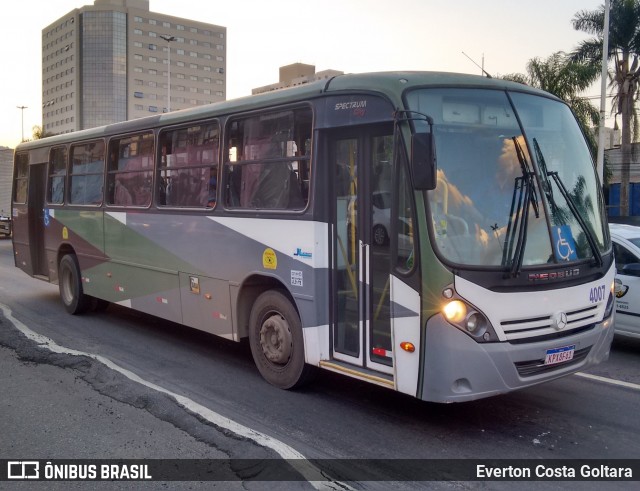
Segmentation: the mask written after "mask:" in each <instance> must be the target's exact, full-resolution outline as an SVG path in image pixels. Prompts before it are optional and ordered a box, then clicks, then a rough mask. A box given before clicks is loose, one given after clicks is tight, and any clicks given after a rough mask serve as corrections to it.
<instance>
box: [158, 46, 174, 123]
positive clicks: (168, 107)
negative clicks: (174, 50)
mask: <svg viewBox="0 0 640 491" xmlns="http://www.w3.org/2000/svg"><path fill="white" fill-rule="evenodd" d="M160 38H161V39H164V40H165V41H166V42H167V112H168V113H170V112H171V41H175V40H176V37H175V36H169V35H168V34H162V35H161V36H160Z"/></svg>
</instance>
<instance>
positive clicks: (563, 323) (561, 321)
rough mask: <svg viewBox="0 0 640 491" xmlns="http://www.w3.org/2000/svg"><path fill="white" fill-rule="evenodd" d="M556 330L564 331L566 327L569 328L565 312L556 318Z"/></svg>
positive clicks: (558, 314)
mask: <svg viewBox="0 0 640 491" xmlns="http://www.w3.org/2000/svg"><path fill="white" fill-rule="evenodd" d="M554 320H555V326H554V327H555V328H556V330H558V331H562V330H563V329H564V328H565V327H567V314H565V313H564V312H558V313H557V314H556V317H555V319H554Z"/></svg>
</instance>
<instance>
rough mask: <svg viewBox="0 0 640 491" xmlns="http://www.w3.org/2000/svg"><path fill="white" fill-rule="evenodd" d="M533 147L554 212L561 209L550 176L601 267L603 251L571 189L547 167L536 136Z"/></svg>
mask: <svg viewBox="0 0 640 491" xmlns="http://www.w3.org/2000/svg"><path fill="white" fill-rule="evenodd" d="M533 148H534V150H535V152H536V158H537V159H538V164H539V166H540V169H541V170H542V172H543V174H544V177H545V184H543V186H544V191H545V194H546V196H547V198H548V199H549V203H550V204H551V206H552V207H553V209H552V212H554V211H556V210H559V207H558V205H557V204H556V202H555V199H554V198H553V190H552V189H551V182H550V181H549V176H550V177H552V178H553V180H554V182H555V183H556V186H558V189H559V190H560V193H561V194H562V196H563V197H564V199H565V201H566V202H567V205H569V210H571V213H572V214H573V216H574V217H575V219H576V221H577V222H578V224H579V225H580V228H582V231H583V232H584V235H585V237H586V238H587V242H588V243H589V247H590V248H591V252H593V257H594V258H595V260H596V263H597V265H598V267H601V266H602V265H603V260H602V253H601V252H600V248H599V247H598V244H597V243H596V239H595V237H594V236H593V232H592V231H591V229H590V228H589V227H588V225H587V223H586V222H585V221H584V218H582V215H581V214H580V212H579V211H578V207H577V206H576V204H575V201H574V200H573V198H572V197H571V195H570V194H569V191H567V188H566V187H565V185H564V183H563V182H562V179H560V176H559V175H558V172H557V171H549V170H548V169H547V162H546V161H545V159H544V155H543V154H542V150H541V149H540V145H539V144H538V140H536V139H535V138H534V139H533Z"/></svg>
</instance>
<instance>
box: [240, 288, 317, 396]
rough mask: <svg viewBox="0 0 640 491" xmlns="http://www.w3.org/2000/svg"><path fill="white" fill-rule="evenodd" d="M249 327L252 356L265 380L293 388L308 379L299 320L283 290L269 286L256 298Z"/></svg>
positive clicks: (307, 366)
mask: <svg viewBox="0 0 640 491" xmlns="http://www.w3.org/2000/svg"><path fill="white" fill-rule="evenodd" d="M249 330H250V332H249V345H250V346H251V354H252V355H253V360H254V361H255V363H256V366H257V367H258V370H259V371H260V374H261V375H262V376H263V377H264V378H265V380H267V382H269V383H270V384H272V385H275V386H276V387H279V388H281V389H293V388H296V387H299V386H301V385H303V384H304V383H305V382H307V381H308V379H309V378H310V375H311V374H312V372H313V367H311V366H310V365H307V364H305V361H304V360H305V357H304V338H303V335H302V323H301V322H300V316H299V315H298V312H297V311H296V309H295V307H294V306H293V305H292V304H291V302H290V301H289V299H288V298H287V297H286V296H285V295H284V294H283V293H281V292H279V291H277V290H269V291H266V292H264V293H262V294H261V295H260V296H259V297H258V298H257V299H256V301H255V303H254V304H253V308H252V309H251V316H250V318H249Z"/></svg>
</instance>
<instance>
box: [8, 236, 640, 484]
mask: <svg viewBox="0 0 640 491" xmlns="http://www.w3.org/2000/svg"><path fill="white" fill-rule="evenodd" d="M0 278H2V279H1V280H0V304H2V305H4V306H6V307H8V308H9V309H10V310H11V312H12V313H11V315H12V316H13V317H14V318H15V319H16V320H17V321H18V322H20V323H22V324H23V325H24V326H26V327H27V328H28V329H30V330H32V331H35V332H37V333H38V334H41V335H43V336H46V337H47V338H50V339H51V340H53V341H54V342H55V343H56V344H57V345H58V346H61V347H65V348H66V349H71V350H77V351H79V352H82V353H89V354H93V355H99V356H101V357H104V359H107V360H109V361H110V362H111V363H113V364H115V365H117V366H118V367H120V368H121V369H122V370H123V371H125V372H127V373H132V374H134V375H135V376H137V377H139V378H140V379H141V380H143V381H144V383H145V384H146V385H144V384H140V383H138V382H135V381H132V380H131V379H130V378H127V377H126V376H123V375H122V372H119V371H114V370H112V369H111V368H109V367H106V366H104V364H103V363H102V362H101V361H97V360H94V359H92V358H88V359H87V358H86V357H82V356H80V357H79V356H75V355H70V354H57V355H56V354H52V353H50V352H47V350H46V349H44V348H43V347H42V345H40V346H38V345H37V343H33V342H28V341H26V340H25V338H24V336H23V335H22V333H20V331H18V330H17V328H16V327H15V326H14V324H13V323H11V322H9V320H7V319H5V318H0V321H1V324H0V346H4V348H0V390H1V391H2V393H3V397H2V403H0V412H1V413H2V415H3V416H2V417H1V418H0V435H2V436H1V437H0V441H2V442H3V443H2V444H1V445H0V451H1V455H0V458H10V459H13V458H16V457H17V456H18V457H19V458H51V459H59V458H87V457H86V456H90V457H92V458H219V457H216V456H219V455H224V458H229V457H230V458H257V459H271V458H279V457H282V456H283V455H285V456H286V455H288V454H287V452H288V451H295V452H298V453H299V454H300V455H302V456H304V457H306V458H308V459H347V458H348V459H527V460H534V459H596V458H597V459H639V458H640V440H639V439H638V437H637V435H639V434H640V419H639V418H638V414H637V407H638V400H639V398H638V396H639V395H640V390H639V389H640V371H639V370H638V362H639V358H640V341H636V340H618V339H616V341H615V342H614V347H613V350H612V354H611V358H610V360H609V361H608V362H607V363H605V364H603V365H600V366H598V367H596V368H595V369H593V370H591V372H590V374H593V375H596V376H598V377H602V379H599V380H594V379H592V378H586V377H585V376H578V375H573V376H570V377H566V378H563V379H561V380H557V381H554V382H551V383H547V384H544V385H541V386H537V387H534V388H531V389H527V390H523V391H520V392H516V393H512V394H509V395H505V396H499V397H493V398H489V399H484V400H480V401H475V402H470V403H464V404H456V405H438V404H430V403H424V402H421V401H418V400H416V399H413V398H410V397H407V396H404V395H402V394H397V393H394V392H391V391H389V390H386V389H384V388H380V387H376V386H373V385H370V384H366V383H363V382H359V381H355V380H350V379H348V378H344V377H341V376H339V375H335V374H332V373H328V372H327V373H321V374H320V375H319V377H318V379H317V380H316V381H315V382H314V383H313V384H311V385H310V386H308V387H306V388H304V389H302V390H298V391H281V390H279V389H276V388H274V387H272V386H270V385H268V384H267V383H265V382H264V381H263V380H262V378H261V377H260V375H259V373H258V371H257V369H256V368H255V366H254V365H253V362H252V359H251V354H250V350H249V347H248V346H247V345H246V344H244V343H240V344H237V343H233V342H230V341H226V340H222V339H218V338H215V337H212V336H210V335H208V334H205V333H201V332H199V331H195V330H191V329H188V328H185V327H182V326H179V325H176V324H173V323H169V322H165V321H162V320H159V319H156V318H153V317H150V316H146V315H143V314H139V313H136V312H133V311H131V310H128V309H125V308H120V307H117V306H111V307H110V308H109V309H108V310H107V311H105V312H102V313H91V314H87V315H83V316H70V315H68V314H66V312H65V311H64V308H63V307H62V305H61V303H60V302H59V299H58V291H57V287H56V286H54V285H49V284H47V283H44V282H41V281H38V280H35V279H31V278H29V277H27V276H26V275H25V274H24V273H22V272H21V271H19V270H17V269H16V268H14V267H13V260H12V253H11V244H10V242H9V241H6V240H5V241H0ZM612 380H613V382H612ZM25 381H28V383H26V382H25ZM615 381H620V382H627V383H628V384H627V385H626V386H624V385H619V384H616V383H615ZM159 389H161V390H159ZM167 392H168V393H169V394H167ZM4 394H7V396H6V397H5V396H4ZM176 396H177V397H183V398H185V400H187V401H189V403H188V404H187V407H186V408H185V404H183V403H182V404H179V403H177V402H176ZM194 408H195V409H194ZM198 411H200V413H198ZM207 411H210V412H211V413H212V414H214V415H217V416H219V417H221V418H223V420H224V418H228V420H230V421H231V422H232V424H234V425H237V426H234V427H233V428H236V429H237V428H241V430H238V431H240V432H242V431H244V430H246V429H249V430H250V431H254V432H257V433H256V434H257V435H264V436H265V439H262V440H261V439H260V438H257V439H253V438H252V437H250V436H246V435H245V436H242V437H239V436H238V434H237V433H234V431H233V430H229V429H228V428H227V429H225V428H223V427H221V426H220V425H221V424H222V423H220V425H218V424H214V423H212V422H211V419H207V418H208V416H207V414H208V413H207ZM202 414H205V416H202ZM52 415H55V417H52ZM6 416H8V417H6ZM217 416H216V417H217ZM214 419H215V418H214ZM42 428H47V431H46V432H45V431H44V430H42ZM70 428H78V430H77V431H74V432H71V433H72V435H69V433H70ZM25 435H28V436H27V437H25ZM65 435H66V437H65ZM7 438H8V440H7ZM7 441H8V442H9V444H8V445H7V444H6V443H4V442H7ZM274 442H275V443H274ZM283 449H284V450H283ZM230 472H233V469H231V470H230ZM379 472H384V469H379ZM183 484H184V483H171V486H174V485H175V486H181V485H183ZM209 484H211V483H209ZM245 484H246V483H245ZM574 484H575V483H574ZM251 485H254V486H266V487H269V486H271V485H273V483H271V484H270V483H265V482H262V483H255V482H254V483H249V488H250V487H251ZM351 485H352V486H353V487H355V488H364V489H389V488H396V489H404V488H407V487H409V488H416V489H418V488H421V487H423V485H424V483H406V482H405V483H383V484H380V483H373V482H366V483H355V484H354V483H351ZM171 486H170V487H171ZM305 486H307V487H308V483H305V482H294V483H292V482H289V483H287V485H286V487H287V488H289V487H291V488H298V487H305ZM519 486H520V487H523V489H565V488H567V483H563V482H559V481H551V482H539V483H521V484H519ZM512 487H513V483H508V482H493V483H490V484H488V483H483V482H464V483H460V482H439V483H429V488H431V489H433V488H436V489H451V488H454V489H512ZM631 488H632V487H630V486H629V483H624V482H605V483H602V482H600V483H599V482H583V483H580V489H631ZM222 489H226V487H224V488H222Z"/></svg>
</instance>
